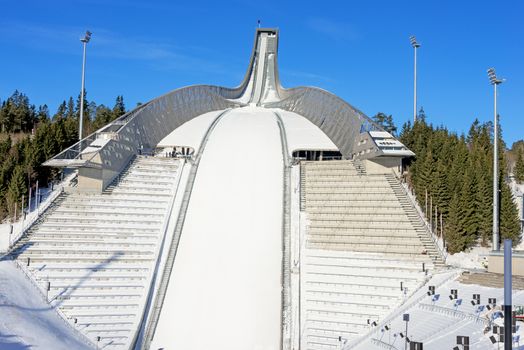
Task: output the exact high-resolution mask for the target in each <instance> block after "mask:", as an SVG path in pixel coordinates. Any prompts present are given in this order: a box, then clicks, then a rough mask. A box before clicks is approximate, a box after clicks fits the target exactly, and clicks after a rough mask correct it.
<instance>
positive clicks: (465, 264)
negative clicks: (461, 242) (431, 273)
mask: <svg viewBox="0 0 524 350" xmlns="http://www.w3.org/2000/svg"><path fill="white" fill-rule="evenodd" d="M490 251H491V248H488V247H473V248H471V249H468V250H467V251H465V252H460V253H456V254H448V257H447V259H446V263H447V264H448V265H450V266H453V267H458V268H462V269H481V270H485V269H486V268H487V266H488V255H489V253H490Z"/></svg>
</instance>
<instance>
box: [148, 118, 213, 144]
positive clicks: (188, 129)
mask: <svg viewBox="0 0 524 350" xmlns="http://www.w3.org/2000/svg"><path fill="white" fill-rule="evenodd" d="M221 112H222V111H213V112H209V113H205V114H202V115H200V116H198V117H196V118H194V119H191V120H190V121H188V122H185V123H184V124H182V125H181V126H179V127H178V128H176V129H175V130H173V131H172V132H171V133H170V134H169V135H167V136H166V137H164V138H163V139H162V141H160V142H159V143H158V146H157V147H159V148H161V147H170V146H184V147H192V148H193V149H194V150H195V152H198V150H199V148H200V142H201V141H202V138H203V137H204V134H205V133H206V130H207V129H208V128H209V126H210V125H211V123H213V120H215V118H216V117H217V116H218V115H219V114H220V113H221Z"/></svg>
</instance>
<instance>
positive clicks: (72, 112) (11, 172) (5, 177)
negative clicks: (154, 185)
mask: <svg viewBox="0 0 524 350" xmlns="http://www.w3.org/2000/svg"><path fill="white" fill-rule="evenodd" d="M79 111H80V96H78V98H77V99H76V101H75V100H73V98H72V97H70V98H69V99H68V100H64V101H63V102H62V103H61V104H60V106H59V107H58V109H57V111H56V113H55V114H53V115H52V116H51V115H50V112H49V108H48V106H47V105H41V106H39V107H38V108H36V107H35V106H34V105H32V104H31V103H30V101H29V98H28V97H27V96H26V95H25V94H23V93H21V92H19V91H15V92H14V93H13V94H12V95H11V96H10V97H9V98H7V99H6V100H5V101H0V128H1V129H0V130H1V132H0V220H4V219H5V218H6V217H10V218H14V216H15V213H16V216H19V215H20V209H21V208H22V206H24V207H26V206H27V204H28V194H29V188H30V187H31V188H32V189H33V190H34V188H35V187H36V183H37V181H38V183H39V184H40V186H41V187H42V186H47V184H48V183H49V182H51V181H53V180H56V179H57V177H58V176H59V172H58V170H57V169H53V168H49V167H45V166H42V163H43V162H44V161H46V160H48V159H49V158H51V157H53V156H55V155H56V154H58V153H59V152H60V151H62V150H63V149H65V148H67V147H69V146H71V145H73V144H74V143H76V142H77V141H78V136H79V135H78V118H79V114H80V112H79ZM125 112H126V109H125V105H124V99H123V97H122V96H118V97H117V98H116V101H115V105H114V107H113V108H109V107H107V106H105V105H103V104H100V105H97V104H96V103H94V102H89V101H87V99H85V98H84V130H83V136H87V135H89V134H91V133H92V132H94V131H96V130H97V129H99V128H100V127H102V126H104V125H105V124H107V123H108V122H110V121H112V120H114V119H115V118H118V117H119V116H121V115H123V114H124V113H125Z"/></svg>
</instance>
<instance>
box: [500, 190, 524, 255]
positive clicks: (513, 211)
mask: <svg viewBox="0 0 524 350" xmlns="http://www.w3.org/2000/svg"><path fill="white" fill-rule="evenodd" d="M519 236H520V220H519V217H518V210H517V206H516V205H515V202H514V201H513V195H512V194H511V189H510V188H509V186H508V184H506V183H505V182H504V183H502V186H501V191H500V237H501V239H512V240H513V244H514V245H517V244H518V243H519V242H520V239H519Z"/></svg>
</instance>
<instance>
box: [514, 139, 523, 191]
mask: <svg viewBox="0 0 524 350" xmlns="http://www.w3.org/2000/svg"><path fill="white" fill-rule="evenodd" d="M516 157H517V159H516V161H515V168H514V170H513V175H515V180H516V181H517V182H518V183H524V152H522V148H521V147H518V148H517V154H516Z"/></svg>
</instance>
